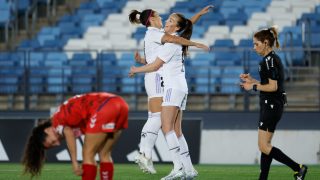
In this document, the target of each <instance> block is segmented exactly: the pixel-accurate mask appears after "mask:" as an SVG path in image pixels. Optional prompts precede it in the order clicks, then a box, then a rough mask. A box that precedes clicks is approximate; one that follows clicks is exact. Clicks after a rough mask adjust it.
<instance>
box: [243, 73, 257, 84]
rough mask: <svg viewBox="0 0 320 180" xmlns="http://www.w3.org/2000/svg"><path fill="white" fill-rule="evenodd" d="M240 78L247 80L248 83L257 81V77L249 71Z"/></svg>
mask: <svg viewBox="0 0 320 180" xmlns="http://www.w3.org/2000/svg"><path fill="white" fill-rule="evenodd" d="M240 79H241V80H242V81H244V82H247V83H254V82H255V79H254V78H252V77H251V75H250V74H249V73H248V74H240Z"/></svg>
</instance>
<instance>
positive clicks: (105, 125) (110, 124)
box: [102, 123, 116, 130]
mask: <svg viewBox="0 0 320 180" xmlns="http://www.w3.org/2000/svg"><path fill="white" fill-rule="evenodd" d="M115 126H116V125H115V123H107V124H103V125H102V129H104V130H108V129H114V128H115Z"/></svg>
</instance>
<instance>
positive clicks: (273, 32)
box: [269, 25, 280, 48]
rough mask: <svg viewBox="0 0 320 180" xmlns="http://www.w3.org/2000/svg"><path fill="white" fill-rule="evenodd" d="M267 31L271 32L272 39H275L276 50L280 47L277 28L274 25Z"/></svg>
mask: <svg viewBox="0 0 320 180" xmlns="http://www.w3.org/2000/svg"><path fill="white" fill-rule="evenodd" d="M269 30H270V31H271V32H272V34H273V37H274V39H275V42H274V43H275V46H276V48H279V47H280V43H279V38H278V27H277V26H276V25H274V26H272V27H270V28H269Z"/></svg>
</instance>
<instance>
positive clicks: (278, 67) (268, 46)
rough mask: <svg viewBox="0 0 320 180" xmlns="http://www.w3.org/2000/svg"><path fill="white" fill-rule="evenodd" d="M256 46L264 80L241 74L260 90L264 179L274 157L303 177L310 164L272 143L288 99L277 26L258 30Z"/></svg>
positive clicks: (245, 85) (246, 85)
mask: <svg viewBox="0 0 320 180" xmlns="http://www.w3.org/2000/svg"><path fill="white" fill-rule="evenodd" d="M253 45H254V50H255V51H256V52H257V53H258V54H259V55H261V56H263V59H262V61H261V62H260V64H259V74H260V79H261V81H260V82H259V81H258V80H256V79H254V78H252V77H251V76H250V75H249V74H240V78H241V79H242V80H243V81H244V82H243V83H241V86H242V87H243V88H244V89H245V90H247V91H249V90H254V91H260V120H259V125H258V126H259V130H258V145H259V149H260V151H261V164H260V168H261V171H260V178H259V179H260V180H265V179H267V178H268V174H269V169H270V165H271V162H272V159H275V160H277V161H279V162H281V163H283V164H285V165H287V166H289V167H290V168H291V169H292V170H293V171H294V172H295V174H294V177H295V179H299V180H303V179H304V177H305V175H306V173H307V166H305V165H301V164H300V165H299V164H297V163H296V162H294V161H293V160H292V159H291V158H289V157H288V156H287V155H286V154H284V153H283V152H282V151H281V150H280V149H278V148H276V147H274V146H272V145H271V140H272V137H273V133H274V131H275V130H276V126H277V124H278V122H279V121H280V119H281V116H282V113H283V106H284V104H285V103H286V95H285V91H284V71H283V65H282V63H281V60H280V58H279V56H278V55H277V54H276V53H275V52H274V51H273V47H274V46H276V47H277V48H279V41H278V32H277V29H276V28H275V27H271V28H268V29H264V30H261V31H258V32H256V33H255V34H254V36H253Z"/></svg>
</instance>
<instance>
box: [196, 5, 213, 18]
mask: <svg viewBox="0 0 320 180" xmlns="http://www.w3.org/2000/svg"><path fill="white" fill-rule="evenodd" d="M211 8H214V6H213V5H209V6H206V7H204V8H203V9H201V11H199V15H201V16H202V15H204V14H207V13H208V12H209V11H210V9H211Z"/></svg>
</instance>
